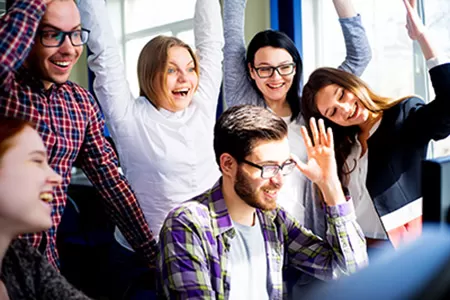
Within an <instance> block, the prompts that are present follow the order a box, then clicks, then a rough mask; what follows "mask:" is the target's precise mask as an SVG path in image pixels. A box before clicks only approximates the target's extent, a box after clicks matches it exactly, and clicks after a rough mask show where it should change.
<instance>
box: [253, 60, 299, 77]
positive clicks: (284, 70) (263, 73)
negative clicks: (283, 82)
mask: <svg viewBox="0 0 450 300" xmlns="http://www.w3.org/2000/svg"><path fill="white" fill-rule="evenodd" d="M253 69H255V71H256V74H258V76H259V78H269V77H272V75H273V72H275V70H276V71H277V72H278V74H280V76H287V75H291V74H292V73H294V70H295V64H294V63H289V64H284V65H279V66H278V67H272V66H264V67H258V68H256V67H253Z"/></svg>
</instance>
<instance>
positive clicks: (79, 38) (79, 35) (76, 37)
mask: <svg viewBox="0 0 450 300" xmlns="http://www.w3.org/2000/svg"><path fill="white" fill-rule="evenodd" d="M88 37H89V32H87V31H84V30H76V31H72V32H71V34H70V38H71V40H72V44H73V45H74V46H81V45H83V44H85V43H86V42H87V40H88Z"/></svg>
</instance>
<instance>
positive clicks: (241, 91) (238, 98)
mask: <svg viewBox="0 0 450 300" xmlns="http://www.w3.org/2000/svg"><path fill="white" fill-rule="evenodd" d="M246 2H247V0H224V1H223V25H224V36H225V47H224V50H223V52H224V61H223V62H224V65H223V72H224V74H223V85H224V96H225V100H226V103H227V105H228V106H229V107H231V106H234V105H239V104H256V102H255V101H253V100H254V99H257V98H258V97H259V95H258V93H257V92H256V91H255V89H254V88H253V85H252V83H251V81H250V79H249V78H248V76H247V65H246V63H245V55H246V54H245V52H246V49H245V40H244V18H245V5H246ZM254 102H255V103H254Z"/></svg>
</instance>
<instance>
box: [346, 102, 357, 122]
mask: <svg viewBox="0 0 450 300" xmlns="http://www.w3.org/2000/svg"><path fill="white" fill-rule="evenodd" d="M355 113H356V103H355V105H354V106H353V111H352V113H351V114H350V116H349V117H348V118H349V119H350V118H352V117H353V116H354V115H355Z"/></svg>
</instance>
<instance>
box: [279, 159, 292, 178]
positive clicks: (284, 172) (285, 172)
mask: <svg viewBox="0 0 450 300" xmlns="http://www.w3.org/2000/svg"><path fill="white" fill-rule="evenodd" d="M294 168H295V162H294V161H290V162H286V163H284V164H283V167H282V169H281V174H282V175H288V174H289V173H291V172H292V171H293V170H294Z"/></svg>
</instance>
